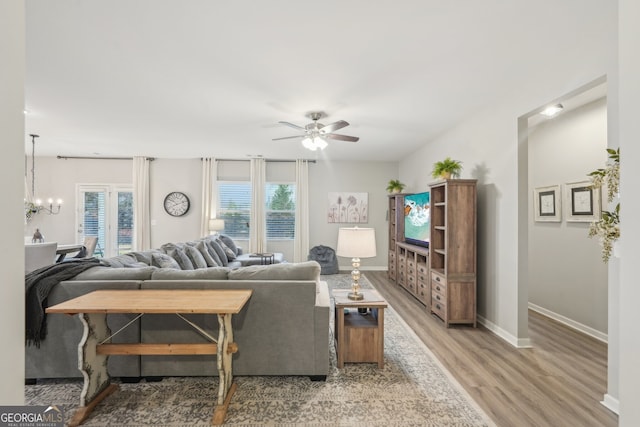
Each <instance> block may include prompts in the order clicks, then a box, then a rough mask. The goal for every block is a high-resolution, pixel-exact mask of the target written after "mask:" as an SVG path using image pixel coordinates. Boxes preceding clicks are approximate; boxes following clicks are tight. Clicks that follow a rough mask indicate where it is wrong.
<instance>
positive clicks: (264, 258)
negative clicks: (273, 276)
mask: <svg viewBox="0 0 640 427" xmlns="http://www.w3.org/2000/svg"><path fill="white" fill-rule="evenodd" d="M249 256H250V257H251V258H260V265H271V264H273V263H275V255H274V254H273V253H271V252H264V253H256V254H251V255H249Z"/></svg>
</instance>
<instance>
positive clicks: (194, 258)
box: [184, 245, 208, 268]
mask: <svg viewBox="0 0 640 427" xmlns="http://www.w3.org/2000/svg"><path fill="white" fill-rule="evenodd" d="M184 253H186V254H187V256H188V257H189V261H191V264H193V268H207V267H208V266H207V261H205V259H204V257H203V256H202V254H201V253H200V251H199V250H198V249H197V248H196V247H194V246H191V245H186V246H185V247H184Z"/></svg>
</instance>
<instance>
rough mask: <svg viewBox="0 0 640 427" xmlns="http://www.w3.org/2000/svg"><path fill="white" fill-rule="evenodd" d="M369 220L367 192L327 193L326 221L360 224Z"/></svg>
mask: <svg viewBox="0 0 640 427" xmlns="http://www.w3.org/2000/svg"><path fill="white" fill-rule="evenodd" d="M368 221H369V193H348V192H340V193H329V208H328V209H327V222H329V223H347V224H361V223H366V222H368Z"/></svg>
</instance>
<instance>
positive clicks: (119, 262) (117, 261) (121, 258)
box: [102, 254, 138, 268]
mask: <svg viewBox="0 0 640 427" xmlns="http://www.w3.org/2000/svg"><path fill="white" fill-rule="evenodd" d="M102 262H103V263H104V264H107V265H109V267H117V268H120V267H126V266H128V265H130V264H134V263H137V262H138V260H137V259H136V257H135V256H133V255H131V254H124V255H116V256H114V257H111V258H105V259H103V260H102Z"/></svg>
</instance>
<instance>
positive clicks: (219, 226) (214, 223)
mask: <svg viewBox="0 0 640 427" xmlns="http://www.w3.org/2000/svg"><path fill="white" fill-rule="evenodd" d="M220 230H224V219H216V218H212V219H210V220H209V231H220Z"/></svg>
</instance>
